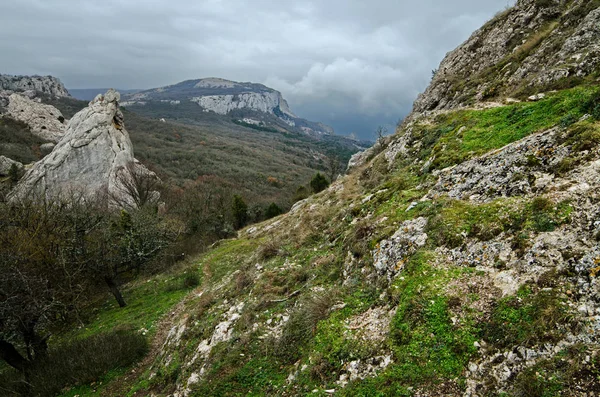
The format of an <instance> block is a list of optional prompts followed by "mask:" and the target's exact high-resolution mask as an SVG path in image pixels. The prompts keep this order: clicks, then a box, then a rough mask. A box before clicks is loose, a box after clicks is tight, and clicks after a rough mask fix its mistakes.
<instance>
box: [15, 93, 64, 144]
mask: <svg viewBox="0 0 600 397" xmlns="http://www.w3.org/2000/svg"><path fill="white" fill-rule="evenodd" d="M7 113H8V115H9V116H11V117H12V118H14V119H16V120H19V121H22V122H24V123H25V124H27V125H28V126H29V128H30V130H31V132H32V133H33V134H34V135H36V136H38V137H39V138H41V139H43V140H45V141H50V142H54V143H57V142H58V141H59V140H60V139H61V138H62V137H63V135H64V134H65V130H66V125H65V118H64V116H63V115H62V113H61V112H60V110H58V109H56V108H55V107H54V106H51V105H45V104H42V103H39V102H37V101H35V100H31V99H29V98H27V97H25V96H23V95H20V94H16V93H15V94H12V95H10V97H9V98H8V106H7Z"/></svg>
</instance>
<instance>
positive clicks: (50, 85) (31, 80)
mask: <svg viewBox="0 0 600 397" xmlns="http://www.w3.org/2000/svg"><path fill="white" fill-rule="evenodd" d="M0 90H9V91H31V90H33V91H37V92H41V93H44V94H47V95H52V96H55V97H69V96H70V95H69V92H68V91H67V89H66V88H65V86H64V85H63V84H62V82H61V81H60V80H59V79H57V78H56V77H52V76H11V75H7V74H0Z"/></svg>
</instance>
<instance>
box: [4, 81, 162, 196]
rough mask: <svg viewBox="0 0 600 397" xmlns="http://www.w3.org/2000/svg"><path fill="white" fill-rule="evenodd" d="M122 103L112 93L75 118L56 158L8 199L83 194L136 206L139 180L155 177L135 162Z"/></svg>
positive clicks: (31, 174) (46, 161) (24, 180)
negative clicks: (140, 170)
mask: <svg viewBox="0 0 600 397" xmlns="http://www.w3.org/2000/svg"><path fill="white" fill-rule="evenodd" d="M119 98H120V95H119V93H118V92H116V91H114V90H109V91H108V92H107V93H106V94H105V95H98V96H97V97H96V99H94V100H93V101H92V102H90V104H89V106H88V107H87V108H85V109H83V110H81V111H80V112H79V113H77V114H76V115H75V116H73V119H71V121H70V122H69V123H68V126H67V131H66V134H65V136H64V137H63V138H62V139H61V140H60V142H59V143H58V144H57V145H56V147H55V148H54V150H53V151H52V153H51V154H50V155H48V156H46V157H45V158H44V159H43V160H41V161H40V162H38V163H36V164H35V165H34V166H33V168H32V169H31V170H29V171H28V172H27V174H26V175H25V176H24V177H23V178H22V180H21V181H20V182H19V184H18V185H17V186H16V187H15V189H14V190H13V191H12V192H11V193H10V194H9V196H8V199H9V200H13V201H14V200H23V199H30V198H38V199H56V198H61V199H65V198H66V199H68V198H69V197H70V196H71V195H74V194H76V195H80V194H83V195H84V196H85V197H89V198H90V199H107V200H108V201H109V203H110V204H111V205H116V206H122V207H128V206H136V205H137V197H136V196H137V195H138V193H139V192H137V191H136V188H137V187H136V183H135V182H136V181H135V178H136V177H137V176H139V175H142V176H143V177H148V178H156V176H155V175H154V174H153V173H151V172H150V171H147V170H145V169H144V168H142V166H141V165H140V164H139V163H137V162H136V160H135V159H134V157H133V148H132V145H131V141H130V140H129V134H128V133H127V131H126V130H125V125H124V123H123V114H122V113H121V111H120V110H119ZM139 169H142V170H144V172H141V173H138V172H137V171H136V170H139ZM136 174H137V175H136Z"/></svg>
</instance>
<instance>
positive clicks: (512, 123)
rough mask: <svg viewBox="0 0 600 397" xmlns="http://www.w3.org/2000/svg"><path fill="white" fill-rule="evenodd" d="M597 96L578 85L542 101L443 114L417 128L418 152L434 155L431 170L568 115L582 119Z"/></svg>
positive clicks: (588, 89) (488, 149)
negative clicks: (430, 123) (419, 150)
mask: <svg viewBox="0 0 600 397" xmlns="http://www.w3.org/2000/svg"><path fill="white" fill-rule="evenodd" d="M597 97H598V89H597V88H592V87H577V88H573V89H569V90H564V91H561V92H558V93H555V94H551V95H549V96H548V97H547V98H546V99H544V100H541V101H539V102H526V103H517V104H513V105H508V106H502V107H499V108H492V109H484V110H460V111H456V112H451V113H447V114H442V115H439V116H437V117H436V119H435V126H434V127H430V126H422V127H421V128H420V129H419V130H418V131H417V133H416V136H415V137H416V138H417V139H420V140H421V141H422V143H423V147H422V149H421V153H420V154H419V155H420V157H421V158H422V159H426V158H428V157H430V156H435V160H434V161H433V164H432V167H431V169H432V170H433V169H442V168H446V167H449V166H452V165H455V164H458V163H461V162H463V161H465V160H467V159H469V158H472V157H474V156H478V155H481V154H484V153H487V152H489V151H490V150H493V149H499V148H501V147H504V146H506V145H507V144H509V143H512V142H515V141H517V140H519V139H522V138H524V137H526V136H527V135H530V134H532V133H534V132H536V131H542V130H545V129H548V128H551V127H553V126H555V125H559V124H560V123H561V121H563V122H564V118H565V117H566V116H569V117H570V118H571V119H579V118H580V117H581V116H583V115H584V114H586V113H589V112H591V111H593V109H594V108H595V106H597V102H598V99H597ZM592 104H594V105H592ZM463 127H464V128H463Z"/></svg>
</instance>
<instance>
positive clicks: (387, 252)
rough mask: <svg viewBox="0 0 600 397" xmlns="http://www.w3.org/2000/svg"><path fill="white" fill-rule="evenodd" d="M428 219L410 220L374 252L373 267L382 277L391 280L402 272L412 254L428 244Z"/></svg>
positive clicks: (378, 245)
mask: <svg viewBox="0 0 600 397" xmlns="http://www.w3.org/2000/svg"><path fill="white" fill-rule="evenodd" d="M425 226H427V219H425V218H417V219H414V220H409V221H406V222H404V223H402V225H400V228H399V229H398V230H397V231H396V233H394V235H393V236H392V237H391V238H390V239H389V240H383V241H382V242H380V243H379V244H377V247H376V248H375V250H374V251H373V266H375V269H377V272H378V273H379V274H380V275H385V276H387V278H388V279H389V280H391V279H392V278H393V277H394V276H395V275H396V274H397V273H398V272H400V271H401V270H402V268H403V267H404V265H406V262H407V261H408V259H409V258H410V256H411V255H412V254H414V253H415V251H416V250H417V249H418V248H419V247H422V246H423V245H425V243H426V242H427V234H426V233H425Z"/></svg>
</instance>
